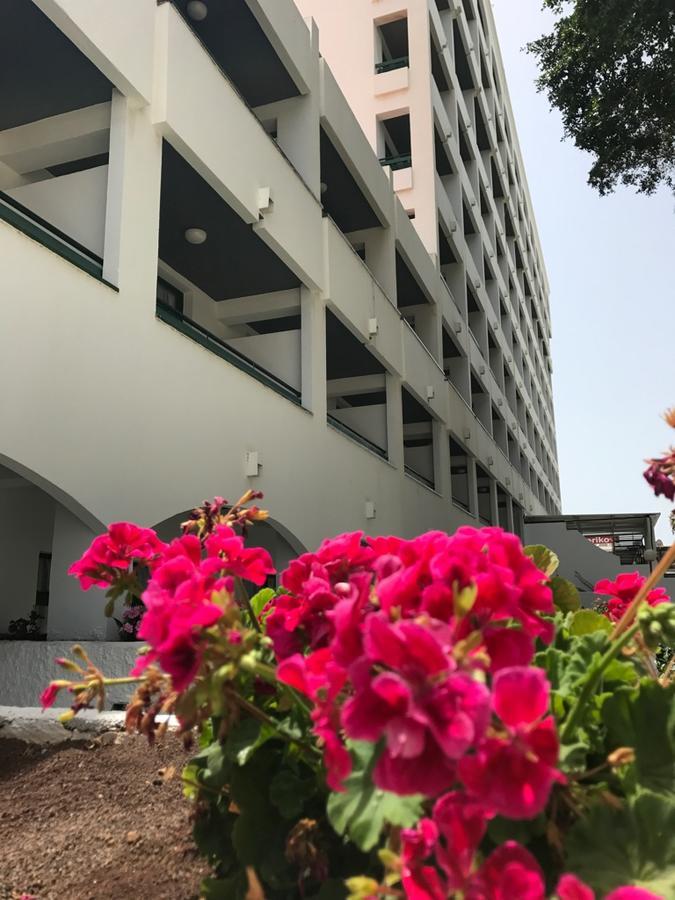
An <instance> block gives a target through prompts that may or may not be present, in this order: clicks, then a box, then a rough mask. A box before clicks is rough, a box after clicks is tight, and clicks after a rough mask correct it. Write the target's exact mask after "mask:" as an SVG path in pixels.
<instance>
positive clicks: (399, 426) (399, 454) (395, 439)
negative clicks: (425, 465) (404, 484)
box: [386, 374, 404, 471]
mask: <svg viewBox="0 0 675 900" xmlns="http://www.w3.org/2000/svg"><path fill="white" fill-rule="evenodd" d="M386 393H387V453H388V455H389V462H390V463H391V464H392V466H395V467H396V468H397V469H400V470H401V471H403V460H404V454H403V400H402V397H401V379H400V378H399V376H398V375H390V374H387V381H386Z"/></svg>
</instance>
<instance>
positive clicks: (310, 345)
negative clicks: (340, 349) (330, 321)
mask: <svg viewBox="0 0 675 900" xmlns="http://www.w3.org/2000/svg"><path fill="white" fill-rule="evenodd" d="M300 320H301V332H300V346H301V363H300V364H301V381H302V405H303V406H304V407H305V409H308V410H311V412H313V413H314V417H315V419H317V420H318V421H320V422H321V424H322V426H323V425H325V422H326V303H325V301H324V300H323V298H322V297H321V296H320V295H319V294H318V293H317V292H316V291H311V290H310V289H309V288H306V287H302V288H301V290H300Z"/></svg>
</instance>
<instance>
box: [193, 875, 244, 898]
mask: <svg viewBox="0 0 675 900" xmlns="http://www.w3.org/2000/svg"><path fill="white" fill-rule="evenodd" d="M247 893H248V878H247V877H246V872H244V871H241V872H236V873H235V874H234V875H231V876H230V877H229V878H217V879H216V878H206V879H205V880H204V881H202V884H201V889H200V894H199V896H200V897H201V898H203V900H245V897H246V894H247Z"/></svg>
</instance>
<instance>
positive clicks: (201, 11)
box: [187, 0, 209, 22]
mask: <svg viewBox="0 0 675 900" xmlns="http://www.w3.org/2000/svg"><path fill="white" fill-rule="evenodd" d="M187 14H188V16H190V18H191V19H192V20H193V21H194V22H203V21H204V19H205V18H206V17H207V16H208V14H209V8H208V6H207V5H206V3H204V0H190V2H189V3H188V5H187Z"/></svg>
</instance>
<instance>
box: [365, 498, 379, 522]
mask: <svg viewBox="0 0 675 900" xmlns="http://www.w3.org/2000/svg"><path fill="white" fill-rule="evenodd" d="M365 512H366V519H374V518H375V516H376V515H377V510H376V509H375V503H374V502H373V501H372V500H366V510H365Z"/></svg>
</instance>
